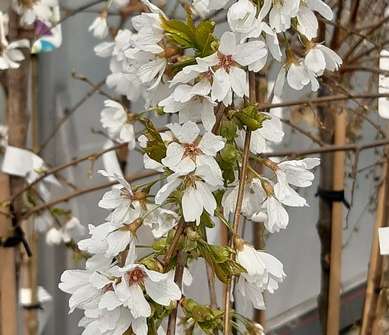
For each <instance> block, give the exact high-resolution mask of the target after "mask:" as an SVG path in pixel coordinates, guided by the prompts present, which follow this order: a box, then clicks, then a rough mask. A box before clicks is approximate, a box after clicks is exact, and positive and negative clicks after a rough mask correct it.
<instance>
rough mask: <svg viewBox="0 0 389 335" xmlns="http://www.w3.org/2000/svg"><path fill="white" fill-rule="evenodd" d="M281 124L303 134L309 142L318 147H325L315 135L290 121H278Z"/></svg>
mask: <svg viewBox="0 0 389 335" xmlns="http://www.w3.org/2000/svg"><path fill="white" fill-rule="evenodd" d="M280 120H281V122H282V123H285V124H286V125H288V126H289V127H291V128H292V129H295V130H296V131H298V132H299V133H301V134H303V135H304V136H306V137H308V138H309V139H310V140H312V142H314V143H316V144H318V145H320V146H323V145H325V143H324V142H323V141H322V140H321V139H320V138H318V137H316V136H315V135H313V134H311V133H310V132H309V131H306V130H305V129H303V128H301V127H299V126H297V125H296V124H294V123H293V122H292V121H290V120H286V119H280Z"/></svg>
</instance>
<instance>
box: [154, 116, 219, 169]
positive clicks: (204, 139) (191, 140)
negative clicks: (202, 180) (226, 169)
mask: <svg viewBox="0 0 389 335" xmlns="http://www.w3.org/2000/svg"><path fill="white" fill-rule="evenodd" d="M168 128H169V129H170V130H171V132H172V134H173V135H174V137H175V139H176V140H175V141H173V142H171V143H170V144H169V145H168V147H167V151H166V157H165V158H163V159H162V161H161V163H162V164H163V165H164V166H166V167H168V168H169V169H170V170H172V171H173V172H175V173H178V174H180V175H186V174H189V173H191V172H193V171H194V170H195V169H196V167H198V166H201V165H206V166H209V167H210V168H211V169H214V173H217V174H218V175H220V176H221V171H220V168H219V166H218V164H217V162H216V160H215V156H216V154H217V153H218V152H219V151H220V150H221V149H223V147H224V141H223V138H222V137H221V136H217V135H214V134H212V133H210V132H206V133H205V134H204V135H202V136H200V129H199V127H198V126H197V125H196V124H195V123H194V122H192V121H188V122H186V123H185V124H184V125H182V126H181V125H179V124H170V125H168Z"/></svg>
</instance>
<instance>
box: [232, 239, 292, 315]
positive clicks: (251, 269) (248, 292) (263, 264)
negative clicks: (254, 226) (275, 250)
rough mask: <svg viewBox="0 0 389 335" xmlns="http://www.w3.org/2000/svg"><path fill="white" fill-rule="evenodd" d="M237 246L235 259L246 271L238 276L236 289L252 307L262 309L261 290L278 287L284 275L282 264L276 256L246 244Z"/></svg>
mask: <svg viewBox="0 0 389 335" xmlns="http://www.w3.org/2000/svg"><path fill="white" fill-rule="evenodd" d="M241 243H243V241H241ZM238 248H240V249H239V250H238V253H237V255H236V259H237V261H238V262H239V263H240V265H242V266H243V267H244V268H245V269H246V271H247V273H243V274H241V276H240V278H239V281H238V285H237V288H238V291H239V292H240V293H241V294H242V295H243V296H244V297H245V298H247V299H249V300H250V301H251V303H252V304H253V307H254V308H257V309H264V308H265V304H264V300H263V296H262V292H264V291H268V292H270V293H273V292H274V291H275V290H276V289H277V288H278V284H279V283H281V282H282V281H283V280H284V278H285V277H286V275H285V273H284V270H283V265H282V263H281V262H280V261H279V260H278V259H277V258H275V257H273V256H272V255H270V254H268V253H265V252H262V251H258V250H255V249H254V247H252V246H250V245H248V244H243V246H240V247H239V246H238Z"/></svg>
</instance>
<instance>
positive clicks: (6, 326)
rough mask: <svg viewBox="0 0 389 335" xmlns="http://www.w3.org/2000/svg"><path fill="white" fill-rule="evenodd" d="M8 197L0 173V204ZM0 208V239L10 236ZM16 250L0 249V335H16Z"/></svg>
mask: <svg viewBox="0 0 389 335" xmlns="http://www.w3.org/2000/svg"><path fill="white" fill-rule="evenodd" d="M9 197H10V191H9V178H8V176H7V175H5V174H2V173H0V203H1V202H3V201H6V200H7V199H9ZM7 212H8V210H7V208H5V207H2V208H1V212H0V237H2V238H6V237H8V236H10V235H12V233H13V230H12V226H11V220H10V217H9V216H7V215H6V214H4V213H7ZM15 267H16V249H15V248H2V247H0V334H1V335H17V333H18V332H17V307H16V302H17V285H16V268H15Z"/></svg>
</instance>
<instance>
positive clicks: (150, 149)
mask: <svg viewBox="0 0 389 335" xmlns="http://www.w3.org/2000/svg"><path fill="white" fill-rule="evenodd" d="M140 121H141V122H142V123H143V125H144V126H145V132H144V135H145V136H146V137H147V140H148V141H147V147H146V148H145V149H144V151H145V152H146V153H147V154H148V155H149V156H150V158H151V159H154V160H155V161H157V162H161V160H162V159H163V158H165V157H166V145H165V143H164V142H163V140H162V137H161V135H160V134H159V131H158V129H157V128H156V127H155V126H154V124H153V123H152V122H151V120H149V119H144V118H143V119H140Z"/></svg>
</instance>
